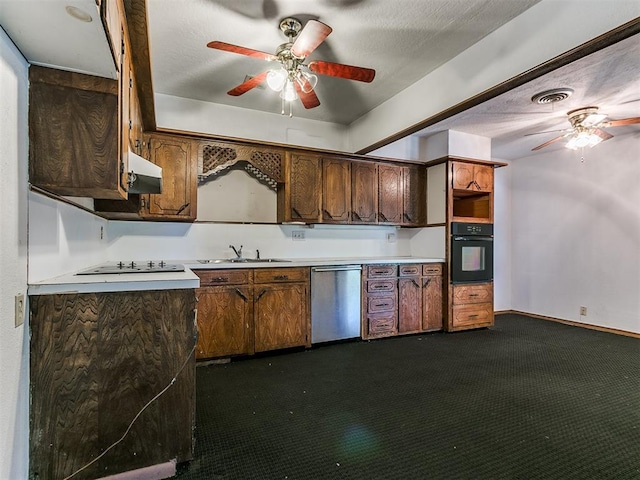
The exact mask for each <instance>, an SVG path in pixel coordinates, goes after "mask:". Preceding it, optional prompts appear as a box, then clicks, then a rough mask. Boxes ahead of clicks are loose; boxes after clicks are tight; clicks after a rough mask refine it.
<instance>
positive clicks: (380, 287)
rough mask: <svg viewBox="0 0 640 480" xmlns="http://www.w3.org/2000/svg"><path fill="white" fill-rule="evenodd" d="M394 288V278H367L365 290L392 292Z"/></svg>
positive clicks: (370, 291)
mask: <svg viewBox="0 0 640 480" xmlns="http://www.w3.org/2000/svg"><path fill="white" fill-rule="evenodd" d="M395 289H396V281H395V280H369V281H368V282H367V292H369V293H376V292H393V291H395Z"/></svg>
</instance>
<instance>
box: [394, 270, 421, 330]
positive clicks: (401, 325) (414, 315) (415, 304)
mask: <svg viewBox="0 0 640 480" xmlns="http://www.w3.org/2000/svg"><path fill="white" fill-rule="evenodd" d="M422 304H423V302H422V286H421V285H420V277H409V278H401V279H400V280H398V308H399V312H398V333H413V332H419V331H421V330H422Z"/></svg>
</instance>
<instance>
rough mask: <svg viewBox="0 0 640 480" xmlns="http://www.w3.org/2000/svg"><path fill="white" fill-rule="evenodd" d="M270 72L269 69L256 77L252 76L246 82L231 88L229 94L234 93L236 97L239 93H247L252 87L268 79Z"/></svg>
mask: <svg viewBox="0 0 640 480" xmlns="http://www.w3.org/2000/svg"><path fill="white" fill-rule="evenodd" d="M268 73H269V72H268V71H267V72H262V73H259V74H258V75H256V76H255V77H252V78H250V79H249V80H247V81H246V82H243V83H241V84H240V85H238V86H237V87H235V88H232V89H231V90H229V91H228V92H227V94H228V95H232V96H234V97H237V96H239V95H242V94H243V93H247V92H248V91H249V90H251V89H252V88H255V87H257V86H258V85H260V84H261V83H262V82H264V81H265V80H266V79H267V74H268Z"/></svg>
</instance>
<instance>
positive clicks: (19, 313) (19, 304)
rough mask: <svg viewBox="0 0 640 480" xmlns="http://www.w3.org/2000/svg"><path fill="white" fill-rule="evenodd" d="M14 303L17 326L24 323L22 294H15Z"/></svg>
mask: <svg viewBox="0 0 640 480" xmlns="http://www.w3.org/2000/svg"><path fill="white" fill-rule="evenodd" d="M15 305H16V319H15V322H16V327H19V326H20V325H22V324H23V323H24V294H23V293H20V294H18V295H16V299H15Z"/></svg>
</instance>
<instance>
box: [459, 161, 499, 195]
mask: <svg viewBox="0 0 640 480" xmlns="http://www.w3.org/2000/svg"><path fill="white" fill-rule="evenodd" d="M451 166H452V175H451V186H452V188H453V189H454V190H470V191H476V192H492V191H493V166H491V165H480V164H474V163H464V162H451Z"/></svg>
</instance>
